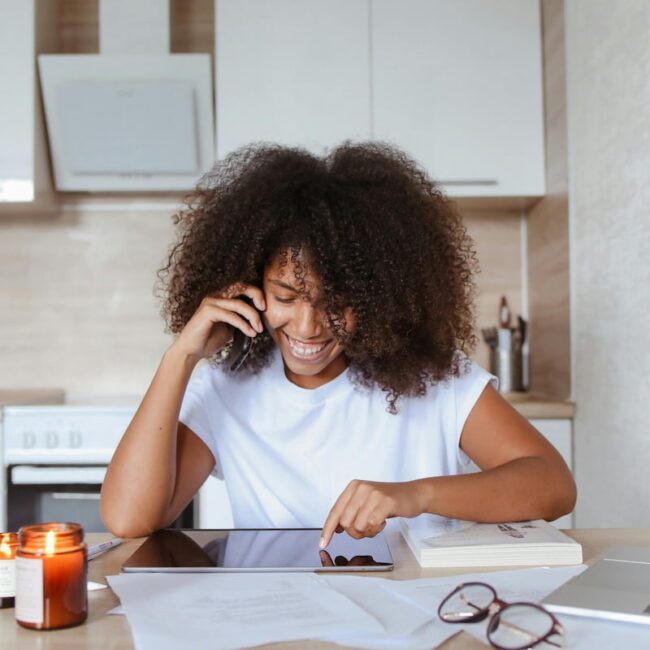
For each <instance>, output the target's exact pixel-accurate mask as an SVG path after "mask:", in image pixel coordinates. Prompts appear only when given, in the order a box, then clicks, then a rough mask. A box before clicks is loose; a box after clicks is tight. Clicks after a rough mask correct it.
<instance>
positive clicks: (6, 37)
mask: <svg viewBox="0 0 650 650" xmlns="http://www.w3.org/2000/svg"><path fill="white" fill-rule="evenodd" d="M0 16H2V20H0V88H2V103H1V105H0V142H2V147H0V201H3V202H5V201H11V202H20V201H31V200H32V199H33V198H34V103H35V89H36V84H35V75H36V70H35V64H34V37H35V36H34V0H23V1H22V2H16V1H15V0H0Z"/></svg>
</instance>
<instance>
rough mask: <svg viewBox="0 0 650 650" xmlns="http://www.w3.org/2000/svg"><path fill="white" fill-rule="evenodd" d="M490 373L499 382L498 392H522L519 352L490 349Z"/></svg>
mask: <svg viewBox="0 0 650 650" xmlns="http://www.w3.org/2000/svg"><path fill="white" fill-rule="evenodd" d="M490 372H491V373H492V374H493V375H496V377H497V379H498V380H499V392H500V393H510V392H512V391H515V390H523V389H524V383H523V372H522V355H521V350H515V349H512V348H492V347H491V348H490Z"/></svg>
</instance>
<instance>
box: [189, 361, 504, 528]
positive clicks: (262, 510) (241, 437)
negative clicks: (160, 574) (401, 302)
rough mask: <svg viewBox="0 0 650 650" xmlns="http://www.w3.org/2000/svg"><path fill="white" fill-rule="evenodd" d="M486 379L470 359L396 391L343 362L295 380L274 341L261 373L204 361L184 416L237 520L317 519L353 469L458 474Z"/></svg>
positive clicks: (391, 475)
mask: <svg viewBox="0 0 650 650" xmlns="http://www.w3.org/2000/svg"><path fill="white" fill-rule="evenodd" d="M488 381H493V382H496V379H495V378H494V377H493V376H492V375H490V374H489V373H487V372H486V371H485V370H483V369H482V368H480V367H479V366H477V365H475V364H471V365H470V368H469V370H468V372H467V373H465V374H462V375H461V376H460V377H450V378H449V379H448V380H446V381H444V382H441V383H438V384H436V385H435V386H431V387H430V388H429V390H428V391H427V394H426V395H425V396H424V397H412V398H406V397H400V398H399V399H398V401H397V408H398V413H397V414H396V415H392V414H390V413H388V412H387V410H386V406H387V402H386V394H385V393H384V392H383V391H381V390H380V389H378V388H373V389H366V388H361V387H359V386H356V385H354V384H352V382H351V381H350V377H349V373H348V371H345V372H343V373H341V374H340V375H339V376H338V377H336V378H335V379H334V380H332V381H330V382H328V383H327V384H324V385H323V386H320V387H319V388H315V389H311V390H310V389H305V388H300V387H299V386H296V385H295V384H293V383H291V382H290V381H289V380H288V379H287V377H286V375H285V373H284V366H283V362H282V356H281V354H280V352H279V350H277V349H276V350H275V351H274V356H273V362H272V364H271V365H270V366H269V367H267V368H264V369H263V370H262V371H260V372H259V373H258V374H255V375H252V374H248V373H246V374H239V375H237V374H235V375H233V374H227V373H225V372H223V371H222V370H220V369H219V368H214V367H212V366H209V365H206V366H204V367H203V368H201V369H200V370H199V371H198V372H197V373H196V374H195V375H194V377H193V378H192V379H191V381H190V383H189V385H188V387H187V390H186V393H185V397H184V399H183V404H182V407H181V413H180V418H179V419H180V421H181V422H183V423H184V424H185V425H186V426H187V427H189V428H190V429H191V430H192V431H193V432H194V433H195V434H196V435H197V436H199V438H201V439H202V440H203V442H205V444H206V445H207V446H208V448H209V449H210V450H211V452H212V454H213V456H214V459H215V463H216V464H215V469H214V471H213V474H215V475H216V476H218V477H219V478H223V479H224V480H225V482H226V485H227V488H228V492H229V494H230V501H231V506H232V511H233V519H234V525H235V527H237V528H303V527H304V528H309V527H312V528H318V527H321V526H322V525H323V523H324V521H325V518H326V517H327V514H328V513H329V511H330V508H331V507H332V506H333V505H334V502H335V501H336V499H337V498H338V496H339V495H340V493H341V492H342V491H343V489H344V488H345V487H346V485H347V484H348V483H349V482H350V481H351V480H352V479H365V480H370V481H390V482H397V481H410V480H414V479H419V478H425V477H430V476H448V475H452V474H458V473H460V472H461V471H462V467H463V465H465V464H466V463H467V457H466V456H465V454H464V453H463V452H462V451H461V450H460V448H459V439H460V434H461V432H462V429H463V426H464V424H465V420H466V419H467V416H468V415H469V412H470V411H471V410H472V408H473V406H474V404H475V403H476V401H477V399H478V397H479V396H480V394H481V392H482V391H483V389H484V388H485V386H486V384H487V382H488Z"/></svg>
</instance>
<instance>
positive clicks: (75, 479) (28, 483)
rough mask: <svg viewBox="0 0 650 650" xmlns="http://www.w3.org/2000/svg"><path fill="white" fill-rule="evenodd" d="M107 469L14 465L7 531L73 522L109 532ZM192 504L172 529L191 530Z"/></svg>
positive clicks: (89, 530)
mask: <svg viewBox="0 0 650 650" xmlns="http://www.w3.org/2000/svg"><path fill="white" fill-rule="evenodd" d="M105 474H106V466H88V465H83V466H80V465H67V466H63V465H13V466H10V467H9V468H8V472H7V479H8V480H7V483H8V486H7V487H8V490H7V524H8V527H7V530H13V531H17V530H18V529H19V528H20V527H21V526H26V525H28V524H35V523H43V522H46V521H73V522H75V523H78V524H81V525H82V526H83V527H84V530H85V531H86V532H87V533H98V532H106V527H105V526H104V524H103V522H102V520H101V516H100V514H99V494H100V491H101V487H102V483H103V481H104V476H105ZM193 524H194V517H193V506H192V503H190V505H189V506H188V507H187V508H186V509H185V511H183V513H182V514H181V516H180V517H179V518H178V519H177V520H176V521H175V522H174V523H173V524H172V526H171V527H183V528H192V527H193Z"/></svg>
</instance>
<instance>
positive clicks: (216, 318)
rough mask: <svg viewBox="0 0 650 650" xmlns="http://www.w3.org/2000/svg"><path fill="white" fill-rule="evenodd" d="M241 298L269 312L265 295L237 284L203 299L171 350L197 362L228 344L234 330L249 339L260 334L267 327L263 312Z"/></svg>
mask: <svg viewBox="0 0 650 650" xmlns="http://www.w3.org/2000/svg"><path fill="white" fill-rule="evenodd" d="M239 296H247V297H248V298H250V299H251V300H252V301H253V304H254V305H255V306H256V307H257V310H259V311H264V310H265V309H266V301H265V299H264V293H263V292H262V290H261V289H260V288H259V287H255V286H253V285H252V284H244V283H237V284H234V285H232V286H230V287H228V288H227V289H225V290H224V291H222V292H220V293H219V294H210V295H208V296H206V297H205V298H203V300H202V301H201V304H200V305H199V308H198V309H197V310H196V311H195V312H194V315H193V316H192V318H190V320H189V321H188V322H187V324H186V325H185V327H184V328H183V330H182V331H181V333H180V334H179V335H178V337H177V338H176V340H175V341H174V343H173V344H172V346H171V348H170V349H173V350H174V351H175V352H177V353H179V354H181V355H182V356H184V357H186V358H190V359H192V360H194V361H195V362H196V361H199V360H200V359H203V358H205V357H209V356H210V355H212V354H214V353H215V352H217V351H218V350H220V349H221V348H222V347H223V346H224V345H226V343H228V341H230V339H231V338H232V328H234V327H236V328H237V329H239V330H241V331H242V332H243V333H244V334H246V336H250V337H254V336H256V335H257V334H258V333H261V332H262V331H263V330H264V325H263V323H262V318H261V316H260V313H259V312H258V311H257V310H256V309H255V308H254V307H251V305H249V304H248V303H247V302H245V301H244V300H242V299H241V298H239Z"/></svg>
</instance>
